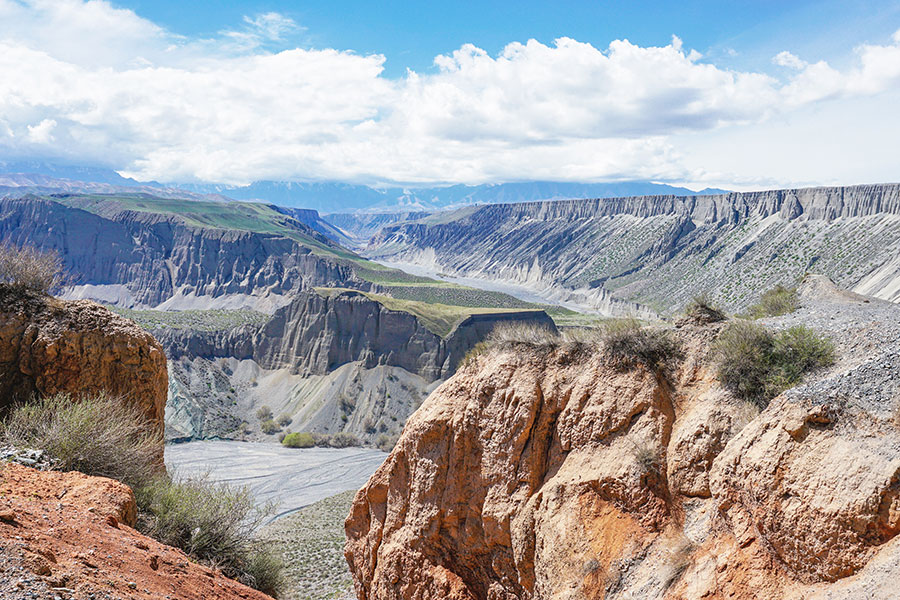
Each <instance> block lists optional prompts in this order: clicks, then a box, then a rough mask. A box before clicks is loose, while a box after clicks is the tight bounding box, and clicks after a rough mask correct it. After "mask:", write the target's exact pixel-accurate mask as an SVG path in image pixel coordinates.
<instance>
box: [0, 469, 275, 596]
mask: <svg viewBox="0 0 900 600" xmlns="http://www.w3.org/2000/svg"><path fill="white" fill-rule="evenodd" d="M134 519H135V501H134V495H133V494H132V493H131V490H130V489H129V488H128V487H127V486H125V485H123V484H121V483H118V482H116V481H113V480H111V479H105V478H101V477H89V476H87V475H83V474H81V473H76V472H71V473H55V472H43V471H35V470H33V469H29V468H27V467H22V466H19V465H13V464H8V465H5V466H3V467H2V469H0V555H2V557H3V560H4V561H7V563H9V562H12V563H15V564H16V566H21V567H22V571H18V570H12V569H6V570H5V571H6V572H5V573H0V575H9V574H12V573H18V579H17V580H14V579H10V578H4V577H2V576H0V596H2V597H4V598H6V597H9V598H14V597H16V598H17V597H28V595H27V594H32V595H31V596H30V597H32V598H54V597H59V598H78V599H82V598H85V599H87V598H123V599H124V598H128V599H135V600H163V599H168V598H178V599H179V600H225V599H228V600H232V599H234V598H244V599H248V600H267V599H268V598H269V597H268V596H266V595H265V594H262V593H260V592H257V591H256V590H253V589H250V588H248V587H246V586H244V585H242V584H240V583H237V582H236V581H233V580H231V579H228V578H227V577H225V576H223V575H222V574H221V573H219V572H218V571H216V570H214V569H210V568H207V567H204V566H201V565H198V564H197V563H194V562H191V561H190V560H189V559H188V557H187V556H186V555H185V554H184V553H183V552H181V551H180V550H176V549H175V548H171V547H169V546H164V545H163V544H160V543H159V542H156V541H155V540H152V539H150V538H148V537H145V536H143V535H141V534H139V533H138V532H137V531H135V530H134V529H132V527H131V526H132V525H133V524H134ZM6 566H8V565H6Z"/></svg>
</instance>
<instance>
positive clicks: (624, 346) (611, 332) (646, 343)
mask: <svg viewBox="0 0 900 600" xmlns="http://www.w3.org/2000/svg"><path fill="white" fill-rule="evenodd" d="M601 331H602V334H601V335H602V339H603V342H604V345H605V347H606V352H607V353H608V354H609V356H610V358H611V359H612V361H613V362H614V363H616V364H618V365H621V366H623V367H632V366H634V365H637V364H642V365H644V366H645V367H647V368H648V369H657V368H660V367H664V366H666V365H667V364H669V363H670V362H672V361H674V360H677V359H679V358H681V356H682V352H681V347H680V346H679V344H678V341H677V340H676V339H675V337H674V336H673V335H672V332H671V331H668V330H665V329H659V328H651V327H642V326H641V324H640V322H639V321H638V320H637V319H614V320H611V321H607V322H606V323H605V324H604V325H603V327H602V329H601Z"/></svg>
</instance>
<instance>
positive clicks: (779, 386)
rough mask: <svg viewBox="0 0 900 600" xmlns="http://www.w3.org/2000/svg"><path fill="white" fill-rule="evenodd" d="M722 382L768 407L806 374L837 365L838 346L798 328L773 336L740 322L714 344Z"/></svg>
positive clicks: (731, 325)
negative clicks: (835, 358)
mask: <svg viewBox="0 0 900 600" xmlns="http://www.w3.org/2000/svg"><path fill="white" fill-rule="evenodd" d="M713 360H714V362H715V364H716V369H717V374H718V377H719V381H720V382H721V383H722V385H723V386H724V387H725V388H726V389H728V390H730V391H732V392H733V393H734V394H735V395H736V396H738V397H740V398H743V399H745V400H749V401H751V402H754V403H756V404H757V405H758V406H760V407H761V408H765V407H766V406H767V405H768V403H769V401H770V400H772V398H774V397H775V396H777V395H778V394H780V393H781V392H783V391H784V390H786V389H788V388H790V387H792V386H794V385H796V384H797V383H799V382H800V380H801V379H802V377H803V375H804V374H806V373H808V372H809V371H812V370H814V369H817V368H820V367H825V366H828V365H830V364H832V363H833V362H834V346H833V344H832V343H831V342H830V341H829V340H828V339H826V338H824V337H822V336H820V335H819V334H817V333H816V332H814V331H813V330H811V329H809V328H808V327H805V326H802V325H798V326H796V327H791V328H790V329H786V330H784V331H780V332H778V333H777V334H773V333H772V332H770V331H769V330H768V329H766V328H765V327H763V326H762V325H758V324H756V323H752V322H749V321H736V322H734V323H732V324H730V325H729V326H728V327H727V328H725V330H724V331H722V333H721V334H720V335H719V338H718V339H717V340H716V342H715V344H714V345H713Z"/></svg>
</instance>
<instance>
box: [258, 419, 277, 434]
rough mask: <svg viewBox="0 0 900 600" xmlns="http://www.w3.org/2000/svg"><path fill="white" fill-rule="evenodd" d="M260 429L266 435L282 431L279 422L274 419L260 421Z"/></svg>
mask: <svg viewBox="0 0 900 600" xmlns="http://www.w3.org/2000/svg"><path fill="white" fill-rule="evenodd" d="M259 429H260V431H262V432H263V433H264V434H266V435H273V434H275V433H278V432H279V431H280V429H279V428H278V423H276V422H275V421H273V420H272V419H268V420H267V421H263V422H262V423H260V424H259Z"/></svg>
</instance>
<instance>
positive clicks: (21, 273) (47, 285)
mask: <svg viewBox="0 0 900 600" xmlns="http://www.w3.org/2000/svg"><path fill="white" fill-rule="evenodd" d="M65 280H66V277H65V272H64V270H63V262H62V259H61V258H60V257H59V254H57V253H56V251H54V250H39V249H37V248H33V247H31V246H16V245H15V244H13V243H11V242H9V241H3V242H0V283H3V284H6V285H8V286H10V287H12V288H14V289H20V290H31V291H35V292H40V293H42V294H49V293H51V292H54V291H56V290H57V289H59V288H60V287H61V286H62V285H64V283H65Z"/></svg>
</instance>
